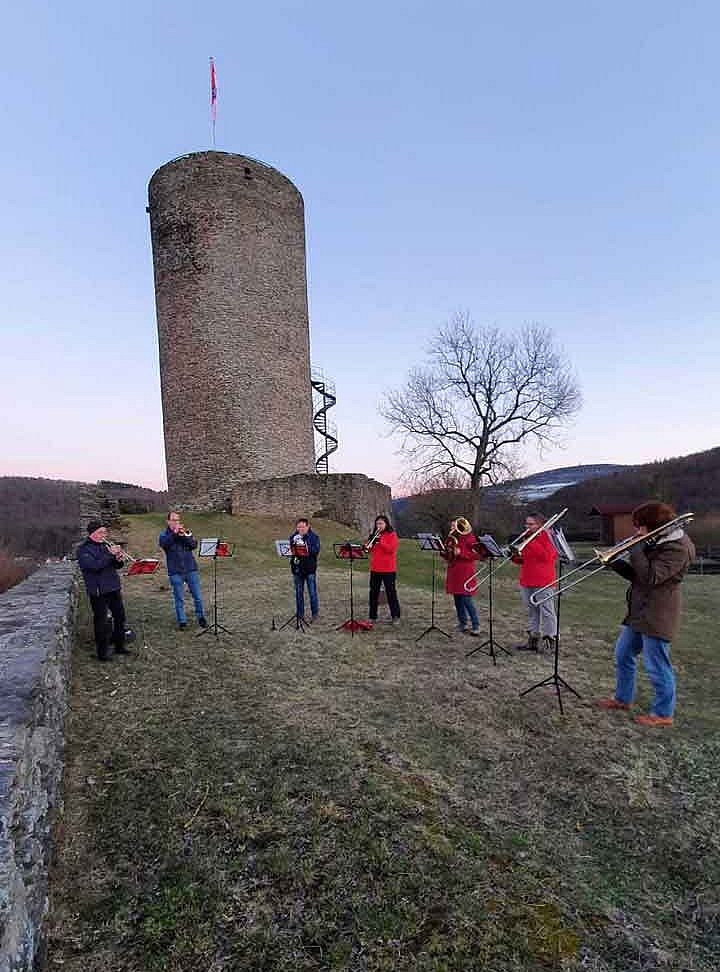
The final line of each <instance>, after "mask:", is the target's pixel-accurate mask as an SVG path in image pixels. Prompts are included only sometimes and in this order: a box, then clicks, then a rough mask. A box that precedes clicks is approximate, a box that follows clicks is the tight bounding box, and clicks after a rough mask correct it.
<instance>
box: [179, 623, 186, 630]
mask: <svg viewBox="0 0 720 972" xmlns="http://www.w3.org/2000/svg"><path fill="white" fill-rule="evenodd" d="M178 628H180V630H181V631H184V630H185V629H186V628H187V621H181V622H180V624H179V625H178Z"/></svg>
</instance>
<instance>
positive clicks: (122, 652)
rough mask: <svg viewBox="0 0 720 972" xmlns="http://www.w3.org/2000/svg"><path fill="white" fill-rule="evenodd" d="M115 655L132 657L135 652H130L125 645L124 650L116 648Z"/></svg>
mask: <svg viewBox="0 0 720 972" xmlns="http://www.w3.org/2000/svg"><path fill="white" fill-rule="evenodd" d="M115 654H116V655H132V654H133V652H132V651H128V650H127V648H126V647H125V645H123V646H122V648H116V649H115Z"/></svg>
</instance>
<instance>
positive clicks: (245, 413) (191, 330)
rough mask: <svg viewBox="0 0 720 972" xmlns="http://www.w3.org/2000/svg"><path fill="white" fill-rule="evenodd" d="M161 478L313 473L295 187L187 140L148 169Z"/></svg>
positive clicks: (225, 479)
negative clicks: (188, 146) (182, 149)
mask: <svg viewBox="0 0 720 972" xmlns="http://www.w3.org/2000/svg"><path fill="white" fill-rule="evenodd" d="M148 212H149V214H150V229H151V235H152V249H153V265H154V271H155V300H156V307H157V322H158V335H159V347H160V379H161V388H162V404H163V422H164V430H165V456H166V461H167V473H168V489H169V493H170V498H171V502H172V503H173V504H175V505H177V504H182V503H183V502H187V503H189V504H196V503H197V501H198V500H199V499H200V498H201V497H203V496H205V495H206V494H208V492H209V491H211V490H215V489H217V488H218V487H223V486H225V487H227V491H228V493H229V487H230V486H231V485H232V484H233V483H235V482H237V481H239V480H256V479H265V478H267V477H270V476H287V475H290V474H292V473H298V472H308V473H310V472H313V471H314V461H315V453H314V442H313V428H312V390H311V385H310V337H309V324H308V308H307V281H306V270H305V215H304V206H303V200H302V196H301V195H300V193H299V192H298V190H297V189H296V188H295V186H294V185H293V184H292V183H291V182H290V180H289V179H287V178H286V177H285V176H284V175H282V174H281V173H280V172H277V171H276V170H275V169H272V168H270V166H267V165H264V164H263V163H261V162H258V161H256V160H255V159H250V158H246V157H245V156H242V155H234V154H230V153H227V152H195V153H193V154H190V155H186V156H183V157H182V158H179V159H175V160H174V161H172V162H168V163H167V164H166V165H164V166H162V167H161V168H159V169H158V170H157V172H156V173H155V174H154V175H153V177H152V179H151V180H150V185H149V205H148Z"/></svg>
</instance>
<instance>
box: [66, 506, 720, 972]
mask: <svg viewBox="0 0 720 972" xmlns="http://www.w3.org/2000/svg"><path fill="white" fill-rule="evenodd" d="M187 519H188V522H189V523H190V525H191V526H192V527H193V529H194V531H195V532H196V534H197V535H208V536H217V535H222V536H227V537H228V538H229V539H231V540H234V541H236V542H237V543H238V555H237V557H236V558H235V559H234V560H233V561H230V562H223V563H221V564H220V565H219V570H218V573H219V603H220V607H221V620H222V621H223V623H224V624H226V626H227V627H228V628H230V629H231V630H232V632H233V634H232V635H231V636H223V637H221V638H220V639H218V640H216V639H215V638H214V637H212V636H210V635H205V636H203V637H201V638H196V637H195V634H196V631H194V630H192V629H191V630H189V631H187V632H179V631H177V630H176V629H175V626H174V623H173V617H172V603H171V601H172V599H171V595H170V591H169V587H168V583H167V578H166V577H164V576H162V575H161V574H158V575H157V576H153V577H146V578H142V577H140V578H128V579H127V580H126V581H125V584H124V588H125V596H126V602H127V605H128V609H129V614H130V617H131V620H132V621H133V624H134V626H135V627H136V629H138V630H139V629H140V622H141V621H142V622H143V625H144V630H145V639H142V638H140V641H141V642H142V641H143V640H145V641H146V643H147V645H146V647H142V645H141V646H140V648H139V650H138V653H137V655H136V656H135V657H133V658H130V659H115V660H114V661H113V662H112V663H111V664H110V665H108V666H100V665H98V664H97V663H96V662H95V661H94V660H93V658H92V644H91V635H90V623H89V618H88V615H87V613H85V614H84V616H83V618H82V619H81V629H80V638H79V645H78V649H77V652H76V659H75V679H74V684H73V692H72V713H71V721H70V733H69V741H68V766H67V777H66V811H65V818H64V823H63V828H62V834H61V841H60V847H59V852H58V861H57V866H56V869H55V872H54V877H53V895H52V914H51V939H50V950H49V967H50V968H55V967H57V968H63V969H66V970H72V972H75V970H77V972H80V970H83V972H87V970H96V969H97V970H101V969H102V970H107V972H116V970H117V972H120V970H195V969H198V970H281V969H282V970H286V969H287V970H296V969H297V970H321V969H322V970H325V969H327V970H330V969H333V970H348V972H349V970H353V972H354V970H358V972H359V970H368V972H380V970H410V969H412V970H416V969H417V970H438V972H439V970H453V972H460V970H462V972H466V970H474V969H488V970H492V972H506V970H507V972H509V970H541V969H565V970H580V969H590V970H596V972H604V970H617V972H640V970H655V969H658V970H659V969H673V970H680V969H683V970H693V972H710V970H715V969H717V967H718V965H719V964H720V937H719V936H720V928H719V924H718V922H719V917H720V894H719V893H718V888H719V887H720V847H719V840H718V833H717V823H716V816H715V815H716V808H717V805H718V798H719V797H720V784H719V782H718V772H717V768H718V765H720V762H719V759H720V736H719V735H718V729H719V727H720V710H719V709H718V689H717V683H718V669H719V667H720V666H719V664H718V655H717V650H716V643H717V640H718V634H719V633H720V624H719V623H718V617H717V613H718V606H720V582H719V580H720V579H718V578H716V577H710V578H700V577H692V578H688V579H687V580H686V582H685V585H684V590H685V595H686V604H687V610H686V617H685V624H684V627H683V631H682V635H681V637H680V638H679V639H678V642H677V644H676V645H675V646H674V658H675V663H676V666H677V668H678V679H679V699H680V703H679V710H678V719H677V724H676V726H675V728H674V729H673V730H671V731H669V732H668V731H660V732H658V731H655V732H650V731H647V730H641V729H640V728H639V727H636V726H635V725H634V724H633V723H632V722H631V721H630V720H629V719H628V718H627V717H626V716H625V715H624V714H605V713H599V712H598V711H597V710H596V709H594V708H593V706H592V700H593V698H594V697H595V696H596V695H599V694H606V693H607V692H609V691H611V689H612V643H613V641H614V637H615V634H616V631H617V625H618V622H619V620H620V619H621V617H622V604H623V591H624V586H623V584H622V582H621V581H619V580H618V578H616V577H614V576H608V577H605V576H604V575H601V576H600V577H599V578H597V579H595V580H591V581H589V582H588V583H587V584H585V585H583V586H581V587H580V588H579V589H578V591H577V592H576V593H575V595H573V596H572V597H570V596H568V597H567V598H566V599H565V600H564V603H563V619H564V623H563V652H562V671H563V674H564V675H565V677H566V678H567V679H568V681H569V682H570V683H571V684H572V685H573V686H575V687H576V688H577V690H578V691H579V692H580V693H581V695H582V700H580V701H578V700H574V699H568V700H567V705H566V715H565V717H562V716H561V715H560V714H559V711H558V709H557V704H556V700H555V699H554V697H553V696H552V694H551V693H550V691H549V690H539V691H538V692H535V693H533V694H531V695H529V696H526V697H525V698H524V699H521V698H520V697H519V693H520V691H521V690H522V689H524V688H526V687H527V686H529V685H530V684H532V683H533V682H535V681H537V680H538V679H539V678H541V677H543V676H544V675H545V674H547V672H548V670H549V664H550V662H549V660H548V659H545V658H529V657H526V656H524V655H516V656H514V657H512V658H506V657H504V656H503V657H501V659H500V660H499V662H498V665H497V667H493V666H492V663H491V661H490V659H489V658H488V657H487V656H485V655H474V656H473V657H472V658H470V659H466V658H465V651H466V650H467V649H468V648H469V647H472V645H473V643H472V642H470V643H468V642H469V639H468V638H467V637H464V636H462V635H459V634H457V633H455V632H454V631H453V619H452V614H451V611H450V604H449V599H448V598H446V597H445V595H444V594H442V593H441V595H440V597H439V602H438V623H439V624H441V625H442V626H443V627H444V628H445V629H446V630H447V631H448V632H452V637H451V639H449V640H446V639H444V638H442V637H440V636H438V635H432V636H430V637H428V638H426V639H424V640H423V641H421V642H420V643H417V642H416V641H415V639H416V637H417V636H418V635H419V634H420V632H421V631H422V630H423V629H424V628H425V627H426V625H427V623H428V619H429V613H430V605H429V595H428V589H427V588H428V585H429V580H430V567H431V561H430V560H429V559H428V555H427V554H422V553H420V552H419V551H418V550H417V549H416V547H415V545H413V544H412V543H410V542H406V541H404V542H403V545H402V549H401V556H400V579H401V583H400V596H401V602H402V606H403V612H404V619H403V624H402V626H401V627H400V628H398V629H395V628H391V627H389V626H388V627H386V626H382V625H380V626H378V627H377V628H376V629H375V630H374V631H373V632H370V633H363V634H361V635H358V636H356V637H354V638H351V637H350V636H349V635H348V634H347V633H346V632H343V631H340V632H338V631H336V630H335V628H336V625H338V624H339V623H340V622H341V621H342V620H344V618H345V617H346V615H347V601H346V594H347V575H346V569H345V568H344V567H343V565H337V564H336V563H335V562H334V561H333V560H332V558H331V556H330V548H331V543H332V541H333V539H337V540H341V539H345V534H346V531H345V529H344V528H341V527H339V526H337V525H333V524H329V523H318V524H316V528H317V529H318V532H319V533H320V535H321V538H322V540H323V554H322V555H321V560H320V575H319V576H320V592H321V612H322V620H321V622H320V623H319V624H318V625H316V626H313V627H312V628H311V629H310V630H309V631H308V632H307V633H306V634H302V633H298V632H296V631H294V630H293V629H286V630H285V631H282V632H280V631H273V630H272V619H273V617H275V618H284V617H285V616H287V615H289V614H291V613H292V611H293V610H294V608H293V600H292V594H291V578H290V573H289V569H288V566H287V564H286V563H282V562H281V561H279V560H278V559H277V558H276V557H275V554H274V550H273V547H272V540H273V539H275V538H276V537H277V538H280V537H284V536H287V534H288V533H289V531H290V528H291V526H292V524H287V523H284V522H281V521H278V520H273V519H271V518H267V519H251V518H237V519H235V518H230V517H211V516H207V517H205V516H202V517H201V516H197V517H188V518H187ZM161 526H162V519H161V518H156V517H152V516H148V517H137V518H133V520H132V523H131V532H130V549H131V550H132V551H133V552H134V553H135V554H136V555H137V554H140V553H142V554H145V555H149V554H151V553H152V551H153V549H154V546H155V543H156V539H157V533H158V532H159V528H160V527H161ZM208 566H209V565H207V564H203V565H202V572H203V587H204V590H205V592H206V595H209V593H210V584H209V581H210V574H209V572H208ZM514 583H515V581H514V577H513V570H512V569H511V568H508V569H507V573H506V572H505V571H503V572H502V573H501V575H500V576H499V578H498V584H497V595H498V617H499V620H498V626H497V637H498V638H499V640H500V641H501V642H503V643H505V644H512V643H513V641H515V640H517V638H518V637H519V636H520V635H521V634H522V632H523V629H524V622H523V617H522V612H521V610H520V607H519V599H518V594H517V591H516V589H515V587H514ZM358 588H359V596H358V602H359V603H358V614H360V615H363V612H364V600H365V595H366V579H365V578H364V577H362V574H359V575H358ZM208 600H209V598H208ZM479 604H480V606H481V608H482V607H483V605H484V601H483V600H482V599H480V600H479ZM483 614H484V612H483ZM647 701H648V690H647V686H646V685H645V684H644V683H643V684H642V685H641V689H640V693H639V703H640V706H641V707H642V706H645V705H646V704H647Z"/></svg>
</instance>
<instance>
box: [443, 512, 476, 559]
mask: <svg viewBox="0 0 720 972" xmlns="http://www.w3.org/2000/svg"><path fill="white" fill-rule="evenodd" d="M470 533H472V524H471V523H470V521H469V520H467V519H466V518H465V517H464V516H458V517H456V518H455V519H454V520H452V521H451V523H450V532H449V533H448V535H447V540H446V541H445V550H446V553H447V559H448V560H453V559H454V557H455V554H456V553H457V549H458V539H457V538H458V537H466V536H468V534H470Z"/></svg>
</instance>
